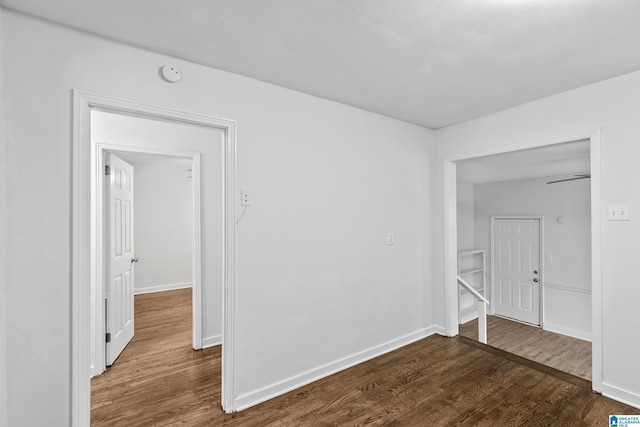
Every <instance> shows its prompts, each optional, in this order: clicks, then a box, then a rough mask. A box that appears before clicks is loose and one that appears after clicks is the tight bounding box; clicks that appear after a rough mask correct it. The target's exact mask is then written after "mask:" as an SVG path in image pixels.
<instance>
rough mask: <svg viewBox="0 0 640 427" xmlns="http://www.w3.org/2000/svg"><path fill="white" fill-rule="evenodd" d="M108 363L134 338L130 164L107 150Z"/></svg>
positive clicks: (131, 170) (131, 176)
mask: <svg viewBox="0 0 640 427" xmlns="http://www.w3.org/2000/svg"><path fill="white" fill-rule="evenodd" d="M106 163H107V165H109V176H107V178H108V180H107V181H108V185H106V187H107V191H106V192H107V201H108V209H107V216H108V218H107V222H106V223H107V224H108V225H109V235H110V237H109V239H108V246H109V248H108V251H107V256H108V262H109V265H108V266H107V268H106V270H107V286H106V293H107V295H106V298H107V309H106V313H107V334H108V335H107V336H108V338H107V346H106V351H107V355H106V359H107V366H111V365H112V364H113V362H115V360H116V359H117V358H118V356H119V355H120V353H122V350H124V348H125V347H126V346H127V344H129V341H131V339H132V338H133V268H134V265H135V261H137V259H135V258H134V256H133V254H134V252H133V166H131V165H130V164H128V163H126V162H125V161H123V160H122V159H120V158H118V157H117V156H116V155H114V154H111V153H107V162H106Z"/></svg>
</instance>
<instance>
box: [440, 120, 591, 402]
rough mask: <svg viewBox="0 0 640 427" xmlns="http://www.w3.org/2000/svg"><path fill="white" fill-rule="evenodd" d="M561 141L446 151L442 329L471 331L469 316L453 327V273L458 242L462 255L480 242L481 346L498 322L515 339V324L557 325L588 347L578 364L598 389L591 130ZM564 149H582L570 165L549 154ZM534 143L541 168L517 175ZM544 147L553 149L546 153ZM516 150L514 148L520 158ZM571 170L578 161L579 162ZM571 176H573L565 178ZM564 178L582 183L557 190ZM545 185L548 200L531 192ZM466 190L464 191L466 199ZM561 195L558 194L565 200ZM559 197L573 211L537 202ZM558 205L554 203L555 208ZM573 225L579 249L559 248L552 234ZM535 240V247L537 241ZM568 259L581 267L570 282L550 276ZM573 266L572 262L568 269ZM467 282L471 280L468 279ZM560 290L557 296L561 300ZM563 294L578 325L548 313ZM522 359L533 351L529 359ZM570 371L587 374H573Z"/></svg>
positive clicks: (532, 160)
mask: <svg viewBox="0 0 640 427" xmlns="http://www.w3.org/2000/svg"><path fill="white" fill-rule="evenodd" d="M566 141H567V142H555V141H554V142H549V143H541V144H534V145H530V146H525V147H522V146H520V147H514V148H512V149H505V150H487V151H486V152H481V153H470V154H467V155H457V156H449V157H447V158H445V162H444V167H445V189H444V191H445V280H446V287H445V304H446V318H445V319H446V332H447V335H449V336H455V335H457V334H458V333H459V332H460V333H462V334H463V335H465V336H469V335H470V334H476V335H477V333H478V332H477V326H475V324H474V326H473V327H469V324H462V325H459V322H460V321H461V320H462V319H461V316H460V315H459V310H460V308H459V307H458V304H460V302H462V299H461V298H459V290H458V283H457V279H456V275H457V273H458V272H459V271H460V270H459V268H458V265H457V258H456V255H457V253H458V251H459V250H462V251H463V252H464V251H466V252H467V253H468V252H473V251H471V250H475V251H480V250H481V251H482V252H485V253H486V257H487V258H488V260H487V261H486V268H484V269H483V270H484V271H483V272H482V273H474V274H476V275H478V276H479V275H482V276H483V280H479V279H478V280H476V282H479V283H481V286H482V287H484V290H485V294H484V295H485V296H486V297H487V299H488V300H489V301H490V304H489V310H488V311H489V314H490V316H488V320H487V321H488V337H489V340H488V341H489V344H490V345H493V344H492V339H491V335H492V328H502V329H499V330H500V331H501V332H499V333H498V334H499V335H501V336H506V335H508V334H511V336H512V338H513V339H516V340H517V339H520V341H522V338H523V335H522V334H523V332H522V331H521V330H520V328H529V329H531V330H536V331H540V332H545V333H549V334H552V335H553V334H554V332H556V333H559V334H556V335H557V336H558V337H565V336H568V338H569V339H575V338H579V339H578V340H575V341H576V342H577V341H580V342H581V344H580V345H581V346H582V347H580V348H579V349H578V350H577V351H581V350H584V349H586V352H587V353H590V354H591V357H590V360H589V362H590V363H589V364H588V366H587V367H586V368H585V367H584V366H583V368H584V369H585V371H586V373H587V376H588V377H589V379H591V381H592V384H591V387H592V388H593V389H594V390H596V391H598V390H599V389H600V387H601V381H600V372H601V350H602V349H601V342H602V341H601V328H600V325H601V319H600V318H599V315H598V314H599V311H600V310H599V307H600V304H601V300H600V288H601V283H600V277H599V269H600V234H599V221H600V219H599V203H600V201H599V131H598V132H596V133H595V134H593V135H589V136H586V137H582V138H572V139H568V140H566ZM572 149H576V150H578V151H582V153H583V154H584V155H582V156H577V157H582V159H581V160H580V159H578V160H577V159H576V158H575V157H574V158H572V159H567V160H568V161H569V163H567V164H565V165H564V166H562V165H560V163H562V162H560V161H559V160H560V157H562V156H558V155H553V153H555V154H558V153H561V152H563V151H566V152H570V151H571V150H572ZM545 150H547V153H546V154H544V153H545ZM536 151H538V152H539V153H542V158H544V157H546V159H547V160H546V166H544V168H545V170H544V171H542V173H540V174H538V175H537V176H535V175H531V176H523V175H522V174H526V173H527V168H528V167H529V166H531V167H533V168H534V169H535V168H537V166H536V162H538V161H539V160H541V157H540V156H537V154H536ZM550 153H551V156H549V154H550ZM565 154H566V153H565ZM518 156H520V157H519V159H518ZM501 157H504V158H506V159H509V160H510V164H508V165H507V166H506V167H505V168H502V169H501V168H500V167H498V166H497V163H495V164H490V162H491V161H492V160H497V159H500V158H501ZM465 163H468V164H469V165H470V166H471V167H470V168H467V170H465V167H464V165H465ZM483 163H484V164H483ZM580 163H581V165H580ZM568 164H570V167H569V168H567V169H563V170H554V169H553V168H554V167H555V166H559V167H565V168H566V167H567V165H568ZM538 166H539V164H538ZM510 168H511V169H513V171H512V172H513V173H514V174H515V175H511V176H508V177H506V179H504V180H503V179H500V177H497V175H500V174H501V173H503V172H505V171H506V172H509V171H508V169H510ZM572 168H580V170H577V169H575V170H574V169H572ZM503 169H504V170H503ZM514 171H515V172H514ZM478 173H480V174H485V175H486V176H487V177H488V178H487V181H485V182H483V183H480V184H478V183H476V184H474V183H471V181H473V180H472V179H471V180H470V179H469V175H470V174H471V175H473V174H478ZM518 174H520V175H518ZM575 175H578V176H580V178H578V179H572V178H575V177H574V176H575ZM583 177H584V178H591V179H584V178H583ZM503 178H504V177H503ZM552 181H555V182H557V181H562V184H559V185H560V186H558V185H554V184H553V183H552V184H547V182H552ZM570 184H577V186H579V187H580V188H579V189H578V188H577V187H572V188H568V187H564V188H562V187H563V186H567V185H570ZM474 190H475V191H474ZM561 190H563V191H565V193H564V194H565V196H562V195H561V194H562V191H561ZM578 190H579V191H578ZM545 192H546V193H549V192H551V193H553V194H555V196H553V195H552V196H549V197H551V198H550V199H548V200H546V201H545V200H538V199H537V197H538V195H541V194H543V193H545ZM546 193H545V194H546ZM556 193H557V194H556ZM577 193H581V195H580V197H581V198H580V199H579V201H576V200H573V199H574V198H578V195H577ZM567 194H570V197H566V195H567ZM469 195H471V197H470V198H469ZM545 197H547V196H545ZM554 197H556V199H554ZM563 197H565V198H566V200H563V199H562V198H563ZM474 198H475V199H476V200H475V204H474ZM461 199H462V200H461ZM469 200H470V201H469ZM538 202H539V203H538ZM565 202H566V203H565ZM563 203H565V207H566V205H567V204H571V203H574V204H575V205H576V206H574V207H575V208H576V209H574V210H573V211H571V213H564V214H563V213H554V212H553V209H552V210H551V211H548V209H547V210H546V209H545V208H544V205H545V204H546V205H547V206H553V205H558V206H559V205H562V204H563ZM490 206H497V208H496V209H495V210H493V211H492V210H491V208H490ZM474 207H475V209H476V211H480V214H478V212H475V215H474V212H473V210H474ZM559 208H560V210H562V208H563V206H559ZM469 214H471V220H470V221H468V222H467V223H466V224H461V221H460V218H461V217H462V216H465V215H467V216H468V215H469ZM463 222H464V221H463ZM577 223H580V227H581V229H580V230H581V231H580V233H581V235H582V236H581V237H580V238H579V239H578V240H577V241H575V242H574V246H576V247H579V248H578V249H575V250H574V251H573V252H566V253H565V252H562V251H563V249H562V245H561V244H559V243H558V242H559V241H563V240H565V239H568V238H567V234H566V232H567V231H568V230H569V229H570V228H572V227H574V228H575V226H576V224H577ZM496 226H498V227H496ZM497 228H498V229H497ZM537 228H539V229H540V233H539V235H540V239H539V241H532V239H531V238H530V234H537V233H534V231H535V230H536V229H537ZM525 232H526V234H527V236H525V237H524V238H523V237H522V234H523V233H525ZM501 233H502V234H501ZM549 233H551V234H549ZM549 236H551V238H550V237H549ZM582 240H585V241H584V242H583V241H582ZM536 245H539V249H537V248H536ZM496 246H498V247H497V248H496ZM523 248H524V249H523ZM515 256H520V257H521V258H522V259H520V260H517V259H514V257H515ZM536 257H537V259H536ZM567 257H570V258H572V260H570V262H569V263H571V262H573V264H574V265H573V267H576V265H579V266H580V268H581V271H578V273H576V274H575V276H576V277H575V278H574V279H575V281H576V283H568V285H566V284H565V283H559V282H562V281H564V280H559V279H557V277H560V276H561V274H559V273H558V271H559V268H558V267H559V266H561V265H564V264H563V263H564V261H565V259H566V258H567ZM513 264H518V265H517V270H518V272H517V273H519V274H520V273H522V274H524V275H525V276H526V277H518V276H517V275H514V274H513V273H514V271H511V269H510V268H507V267H509V266H512V265H513ZM474 268H475V267H474ZM476 270H479V269H477V268H475V270H474V269H468V271H476ZM501 270H503V271H501ZM576 271H577V270H576V269H575V268H574V269H573V270H572V274H573V273H575V272H576ZM550 272H551V273H550ZM583 273H584V274H583ZM522 274H521V275H522ZM567 274H569V273H567ZM582 276H584V277H582ZM550 279H553V280H550ZM465 280H466V279H465ZM469 280H470V281H472V282H473V279H469ZM501 281H502V282H501ZM483 282H484V283H483ZM561 294H565V297H564V300H563V299H562V296H561ZM568 294H571V297H566V295H568ZM563 301H564V302H563ZM567 301H572V302H573V304H574V306H578V307H580V309H581V310H582V311H581V313H580V314H579V315H576V317H579V318H580V319H581V321H582V324H581V326H582V328H576V329H572V327H571V326H572V325H571V324H570V323H571V322H565V323H564V325H563V324H562V322H557V321H556V320H557V319H558V318H559V316H558V313H563V314H564V313H566V312H567V311H566V310H565V311H563V310H562V308H563V307H564V308H565V309H566V308H567ZM554 316H555V317H554ZM476 317H477V315H476ZM472 318H473V315H470V316H469V315H468V316H467V318H466V319H464V320H466V321H469V320H471V319H472ZM564 320H567V319H564ZM505 325H506V326H505ZM529 325H539V326H540V327H539V328H536V327H535V326H529ZM559 325H560V326H564V328H561V327H559ZM567 325H569V326H567ZM474 328H475V331H474ZM505 328H506V329H505ZM516 330H517V331H516ZM547 330H549V331H553V332H549V331H547ZM509 331H512V332H513V333H511V332H509ZM542 339H544V340H546V339H547V338H546V336H545V337H543V338H541V337H535V338H532V342H533V343H534V345H537V346H539V345H540V343H541V342H542V341H541V340H542ZM586 340H591V342H589V341H586ZM494 342H495V336H494ZM558 342H560V341H558ZM558 342H553V343H552V344H550V346H551V347H553V346H556V345H558ZM519 344H521V342H520V343H519ZM501 345H502V344H501ZM559 345H564V344H559ZM506 350H507V351H510V350H509V349H506ZM514 353H515V352H514ZM524 357H527V356H524ZM530 358H531V359H533V357H530ZM533 360H535V359H533ZM543 364H544V363H543ZM547 364H548V363H547ZM560 369H561V370H564V369H562V368H560ZM570 373H572V374H574V375H577V376H582V377H583V378H585V376H583V375H580V374H579V373H577V372H570Z"/></svg>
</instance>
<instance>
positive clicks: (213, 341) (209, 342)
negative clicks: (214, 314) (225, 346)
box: [202, 335, 222, 348]
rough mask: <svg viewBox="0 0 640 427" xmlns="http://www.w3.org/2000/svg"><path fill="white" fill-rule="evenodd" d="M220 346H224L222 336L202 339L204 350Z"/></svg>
mask: <svg viewBox="0 0 640 427" xmlns="http://www.w3.org/2000/svg"><path fill="white" fill-rule="evenodd" d="M220 344H222V335H214V336H212V337H207V338H203V339H202V348H209V347H214V346H216V345H220Z"/></svg>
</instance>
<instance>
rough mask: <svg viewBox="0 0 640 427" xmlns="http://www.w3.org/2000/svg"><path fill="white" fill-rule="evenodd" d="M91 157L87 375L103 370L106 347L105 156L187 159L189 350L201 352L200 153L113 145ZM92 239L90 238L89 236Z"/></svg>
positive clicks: (99, 146) (99, 148)
mask: <svg viewBox="0 0 640 427" xmlns="http://www.w3.org/2000/svg"><path fill="white" fill-rule="evenodd" d="M95 147H96V148H95V153H94V155H93V156H92V157H93V158H94V160H93V164H94V165H98V166H97V167H95V168H93V169H94V170H93V174H94V181H93V182H94V183H95V185H94V186H93V190H94V191H95V196H93V193H92V214H93V213H94V212H95V224H96V225H95V228H94V227H92V230H94V231H95V242H96V243H95V245H94V248H95V266H96V270H95V272H94V273H93V274H92V275H91V276H92V279H93V280H92V281H91V282H92V283H91V288H92V291H94V292H92V293H93V295H92V298H91V299H92V301H91V308H92V310H91V313H90V315H91V321H92V325H95V329H94V331H93V334H92V336H93V338H92V343H91V348H92V350H93V353H94V354H93V357H94V360H95V361H96V363H95V365H93V366H91V368H92V369H91V375H92V376H93V375H100V374H101V373H103V372H104V371H105V370H106V368H107V364H106V360H105V354H106V351H105V350H106V343H105V340H104V339H102V337H104V336H105V334H106V332H107V330H106V322H105V312H104V308H105V307H104V295H105V293H106V283H105V278H106V274H105V273H106V270H105V268H106V263H107V256H106V255H105V253H104V249H105V244H106V240H105V236H108V233H107V230H108V226H109V224H108V222H106V221H105V219H106V211H105V209H108V206H105V204H104V200H105V186H104V177H105V175H104V166H105V164H106V163H105V159H106V154H107V152H114V151H115V152H118V151H119V152H127V153H141V154H155V155H159V156H169V157H182V158H188V159H191V169H192V177H193V181H192V184H191V191H192V198H191V200H192V206H191V212H192V221H193V231H192V237H191V242H192V243H191V244H192V249H191V250H192V252H191V253H192V254H193V255H192V261H191V280H192V284H191V286H192V295H191V304H192V306H193V308H192V325H193V326H192V331H193V332H192V336H193V338H192V346H193V349H194V350H200V349H201V348H202V252H201V251H202V235H201V232H200V230H201V229H202V223H201V219H200V212H201V209H200V206H201V193H200V153H199V152H195V151H183V150H173V149H157V148H143V147H136V146H129V145H116V144H101V143H97V144H96V145H95ZM92 237H93V235H92Z"/></svg>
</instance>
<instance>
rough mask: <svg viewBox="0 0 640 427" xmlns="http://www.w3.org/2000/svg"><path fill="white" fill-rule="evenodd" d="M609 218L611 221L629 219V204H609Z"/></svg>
mask: <svg viewBox="0 0 640 427" xmlns="http://www.w3.org/2000/svg"><path fill="white" fill-rule="evenodd" d="M607 219H608V220H609V221H629V220H630V218H629V206H627V205H609V209H608V215H607Z"/></svg>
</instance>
